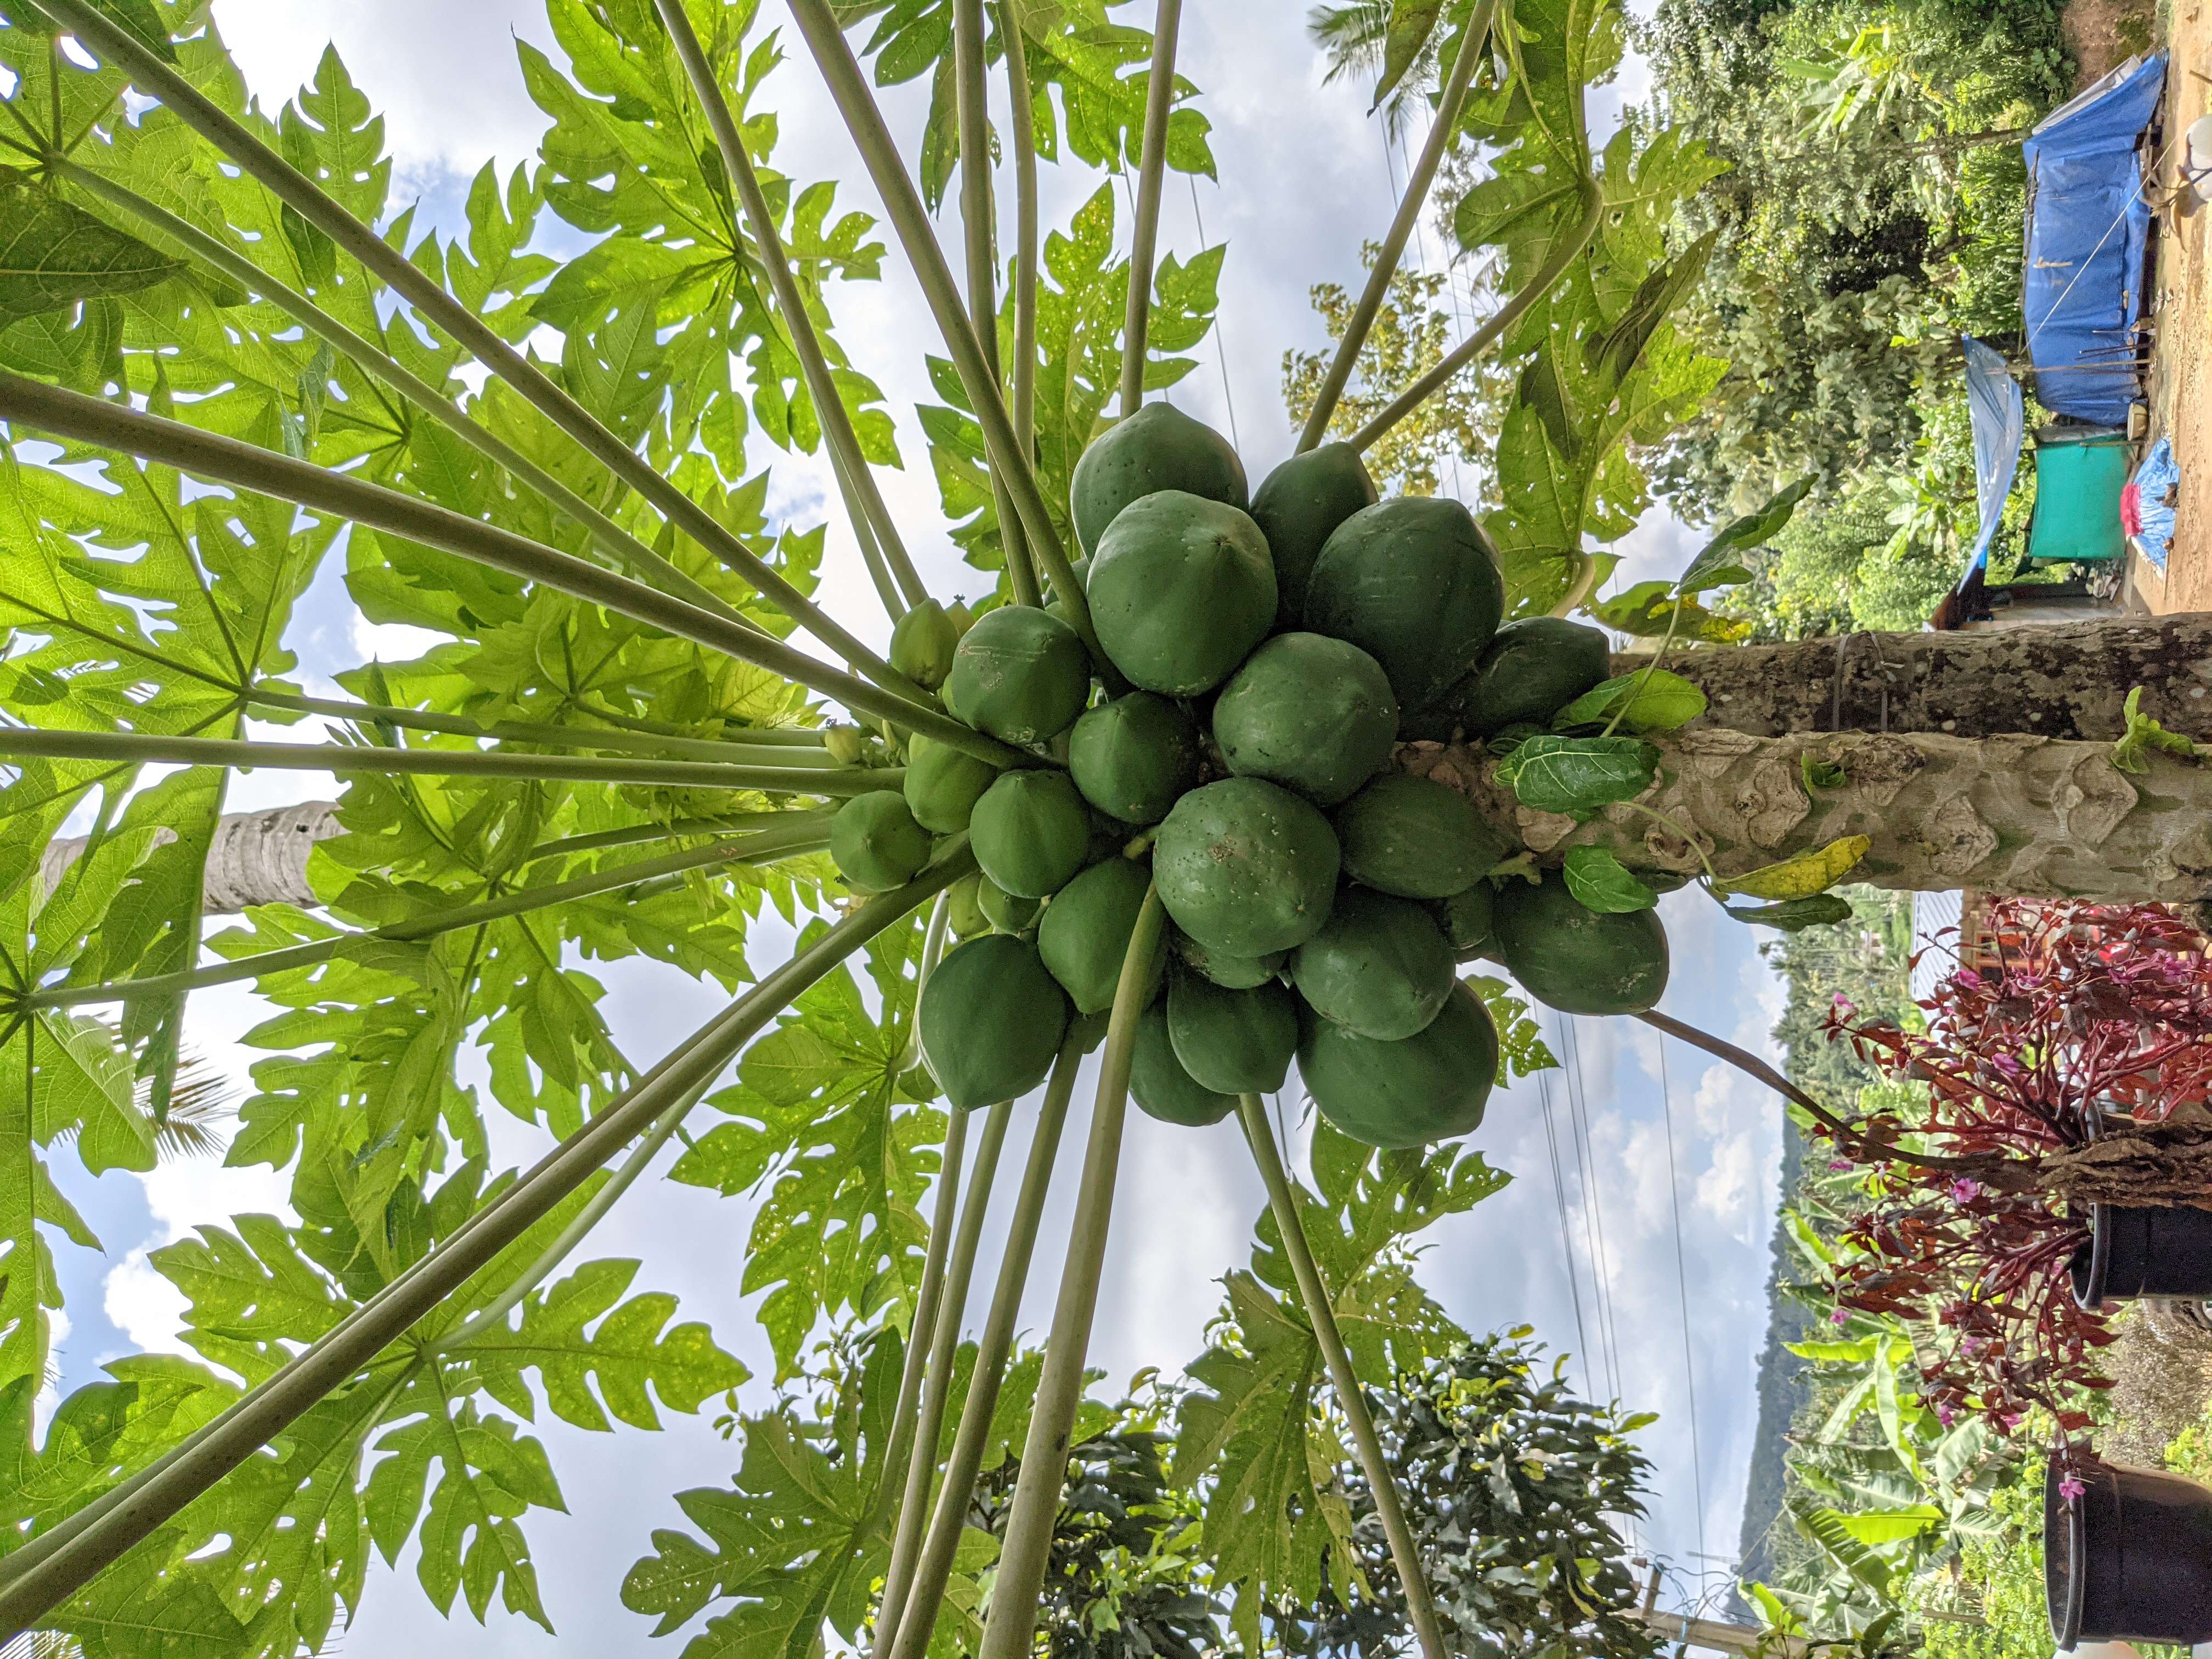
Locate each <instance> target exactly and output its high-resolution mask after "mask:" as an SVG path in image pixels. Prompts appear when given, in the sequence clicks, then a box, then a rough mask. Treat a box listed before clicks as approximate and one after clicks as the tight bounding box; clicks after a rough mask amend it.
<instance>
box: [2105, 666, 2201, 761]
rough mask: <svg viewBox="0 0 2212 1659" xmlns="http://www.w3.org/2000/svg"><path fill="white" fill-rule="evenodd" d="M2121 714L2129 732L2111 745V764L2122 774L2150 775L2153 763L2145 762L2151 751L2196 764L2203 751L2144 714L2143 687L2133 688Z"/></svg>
mask: <svg viewBox="0 0 2212 1659" xmlns="http://www.w3.org/2000/svg"><path fill="white" fill-rule="evenodd" d="M2122 713H2123V714H2124V718H2125V719H2126V721H2127V729H2126V730H2125V731H2124V732H2122V733H2121V734H2120V738H2119V740H2118V742H2116V743H2115V744H2113V745H2112V764H2113V765H2114V766H2117V767H2118V768H2119V769H2120V770H2121V771H2123V772H2138V773H2140V772H2148V771H2149V770H2150V762H2149V761H2148V759H2146V758H2145V757H2147V756H2148V754H2149V753H2150V751H2151V750H2159V751H2160V752H2161V753H2164V754H2168V755H2173V756H2177V757H2179V758H2180V759H2182V760H2195V759H2197V757H2199V756H2200V755H2202V754H2203V752H2204V751H2203V750H2201V749H2200V748H2199V747H2198V746H2197V744H2195V743H2193V742H2191V740H2190V739H2189V738H2185V737H2184V736H2182V735H2181V733H2180V732H2169V731H2167V730H2166V728H2165V727H2164V726H2160V724H2159V723H2158V722H2157V721H2156V720H2153V719H2152V718H2151V717H2150V716H2149V715H2148V714H2144V713H2143V712H2142V687H2141V686H2140V685H2138V686H2136V687H2134V688H2133V689H2132V690H2130V691H2129V693H2128V701H2127V703H2126V706H2125V707H2124V709H2123V710H2122Z"/></svg>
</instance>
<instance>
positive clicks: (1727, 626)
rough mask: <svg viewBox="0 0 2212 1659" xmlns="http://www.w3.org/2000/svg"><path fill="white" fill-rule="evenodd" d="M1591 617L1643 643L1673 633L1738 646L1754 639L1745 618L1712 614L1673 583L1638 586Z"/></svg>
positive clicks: (1593, 609) (1591, 609) (1599, 607)
mask: <svg viewBox="0 0 2212 1659" xmlns="http://www.w3.org/2000/svg"><path fill="white" fill-rule="evenodd" d="M1677 612H1679V613H1680V620H1679V621H1678V620H1677V619H1676V613H1677ZM1589 613H1590V615H1592V616H1593V617H1596V618H1597V619H1598V620H1599V621H1600V622H1601V623H1604V624H1605V625H1606V626H1607V628H1617V629H1620V631H1621V632H1622V633H1624V634H1633V635H1637V636H1638V638H1642V639H1650V638H1653V637H1655V636H1657V635H1665V634H1668V633H1669V632H1671V633H1673V634H1674V636H1675V637H1676V638H1677V639H1690V640H1711V641H1713V642H1714V643H1716V644H1718V645H1736V644H1740V643H1741V642H1742V641H1745V640H1747V639H1748V638H1750V637H1751V624H1750V623H1747V622H1746V621H1744V620H1743V618H1741V617H1724V616H1722V615H1721V614H1720V613H1719V612H1717V611H1709V610H1707V609H1706V608H1705V606H1704V605H1699V603H1698V602H1697V600H1696V599H1692V598H1691V597H1689V596H1688V595H1687V594H1686V593H1678V592H1676V590H1675V586H1674V584H1673V583H1671V582H1662V581H1648V582H1638V583H1637V584H1636V586H1633V587H1631V588H1629V589H1628V590H1626V592H1620V593H1616V594H1615V595H1613V598H1611V599H1606V600H1603V601H1601V602H1600V603H1598V604H1596V605H1591V606H1590V607H1589Z"/></svg>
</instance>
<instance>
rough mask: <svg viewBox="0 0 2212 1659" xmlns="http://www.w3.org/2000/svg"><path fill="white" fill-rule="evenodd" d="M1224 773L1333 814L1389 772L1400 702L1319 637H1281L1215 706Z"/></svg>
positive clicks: (1251, 661) (1250, 660)
mask: <svg viewBox="0 0 2212 1659" xmlns="http://www.w3.org/2000/svg"><path fill="white" fill-rule="evenodd" d="M1213 741H1214V742H1215V743H1216V744H1218V745H1219V746H1220V749H1221V757H1222V759H1223V760H1225V761H1226V762H1227V763H1229V769H1230V770H1231V772H1234V773H1237V775H1240V776H1243V777H1251V778H1265V779H1267V781H1268V782H1270V783H1279V784H1281V785H1282V786H1283V787H1285V789H1295V790H1297V792H1298V793H1300V794H1301V795H1304V797H1305V798H1306V799H1309V800H1311V801H1316V802H1318V803H1319V804H1320V805H1323V806H1334V805H1336V804H1337V803H1338V802H1339V801H1340V800H1342V799H1345V798H1346V796H1348V795H1350V794H1351V793H1352V792H1353V791H1354V790H1356V789H1358V787H1359V786H1360V785H1362V784H1363V783H1365V782H1366V781H1367V780H1368V779H1370V778H1371V777H1373V776H1374V775H1376V773H1377V772H1379V771H1381V770H1382V769H1383V767H1384V766H1386V765H1387V764H1389V759H1390V751H1391V750H1392V749H1394V748H1395V747H1396V746H1397V742H1398V699H1397V698H1396V697H1395V696H1392V695H1391V691H1390V680H1389V676H1388V675H1386V674H1384V673H1383V666H1382V665H1381V664H1380V663H1378V662H1376V660H1375V659H1374V658H1372V657H1370V656H1369V655H1368V654H1367V653H1365V652H1364V651H1362V650H1361V649H1360V648H1359V647H1358V646H1356V645H1347V644H1346V642H1345V641H1342V640H1333V639H1330V638H1329V637H1328V635H1325V634H1278V635H1275V637H1274V638H1273V639H1272V640H1269V641H1267V642H1266V643H1265V644H1263V645H1262V646H1261V647H1260V648H1259V649H1258V650H1256V651H1255V652H1254V653H1252V654H1251V655H1250V656H1249V657H1247V658H1246V659H1244V665H1243V667H1241V668H1239V669H1238V670H1237V671H1236V673H1235V674H1233V675H1231V677H1230V680H1229V684H1226V685H1225V686H1224V687H1222V688H1221V695H1220V696H1218V697H1217V698H1215V699H1214V702H1213Z"/></svg>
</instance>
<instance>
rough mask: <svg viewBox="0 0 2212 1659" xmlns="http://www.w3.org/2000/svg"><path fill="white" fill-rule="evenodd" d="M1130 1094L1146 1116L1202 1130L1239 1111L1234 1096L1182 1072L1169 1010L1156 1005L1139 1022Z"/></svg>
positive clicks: (1131, 1054) (1132, 1053) (1131, 1061)
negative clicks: (1169, 1019) (1221, 1092)
mask: <svg viewBox="0 0 2212 1659" xmlns="http://www.w3.org/2000/svg"><path fill="white" fill-rule="evenodd" d="M1129 1095H1130V1097H1131V1098H1132V1099H1133V1100H1134V1101H1135V1102H1136V1103H1137V1106H1138V1108H1139V1110H1141V1111H1142V1112H1143V1113H1144V1114H1145V1115H1146V1116H1147V1117H1156V1118H1158V1119H1159V1121H1161V1122H1163V1123H1179V1124H1182V1126H1183V1127H1186V1128H1191V1129H1202V1128H1204V1127H1206V1125H1207V1124H1209V1123H1218V1122H1220V1121H1221V1120H1222V1119H1223V1118H1225V1117H1227V1116H1228V1115H1230V1114H1231V1112H1233V1111H1235V1110H1236V1109H1237V1098H1236V1097H1235V1096H1233V1095H1225V1094H1217V1093H1216V1092H1215V1091H1212V1090H1211V1089H1209V1088H1207V1087H1206V1085H1204V1084H1202V1083H1200V1082H1199V1081H1198V1079H1195V1078H1194V1077H1193V1076H1191V1074H1190V1073H1188V1072H1186V1071H1185V1070H1183V1067H1182V1061H1181V1060H1178V1059H1176V1051H1175V1040H1174V1039H1173V1038H1172V1037H1170V1036H1169V1035H1168V1016H1167V1010H1166V1009H1165V1008H1164V1007H1162V1006H1160V1005H1159V1004H1158V1003H1154V1004H1153V1005H1152V1006H1151V1007H1149V1008H1147V1009H1146V1010H1145V1012H1144V1015H1143V1017H1142V1018H1140V1019H1139V1020H1138V1022H1137V1039H1136V1042H1135V1043H1134V1044H1133V1046H1132V1047H1131V1048H1130V1051H1129Z"/></svg>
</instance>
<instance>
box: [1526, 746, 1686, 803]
mask: <svg viewBox="0 0 2212 1659" xmlns="http://www.w3.org/2000/svg"><path fill="white" fill-rule="evenodd" d="M1658 775H1659V751H1658V750H1656V749H1654V748H1653V747H1652V746H1651V745H1650V744H1648V743H1646V742H1644V740H1643V739H1642V738H1559V737H1544V738H1529V739H1528V741H1527V742H1525V743H1523V744H1522V745H1521V746H1520V747H1519V748H1517V749H1516V750H1514V751H1513V752H1512V753H1511V754H1510V755H1508V756H1507V757H1505V759H1504V761H1503V762H1502V763H1500V764H1499V766H1498V780H1499V781H1501V782H1502V783H1504V785H1505V786H1506V787H1508V788H1510V790H1512V792H1513V793H1514V795H1515V797H1516V799H1518V800H1519V801H1520V802H1521V804H1522V805H1523V806H1533V807H1534V808H1535V809H1536V810H1537V811H1540V812H1571V813H1576V814H1582V813H1587V812H1595V811H1597V810H1598V808H1600V807H1601V806H1606V805H1610V804H1612V803H1613V802H1614V801H1617V800H1632V799H1635V798H1636V797H1637V796H1638V795H1640V794H1642V793H1644V791H1645V790H1646V789H1649V788H1650V787H1651V783H1652V780H1653V779H1655V778H1656V777H1657V776H1658Z"/></svg>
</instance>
